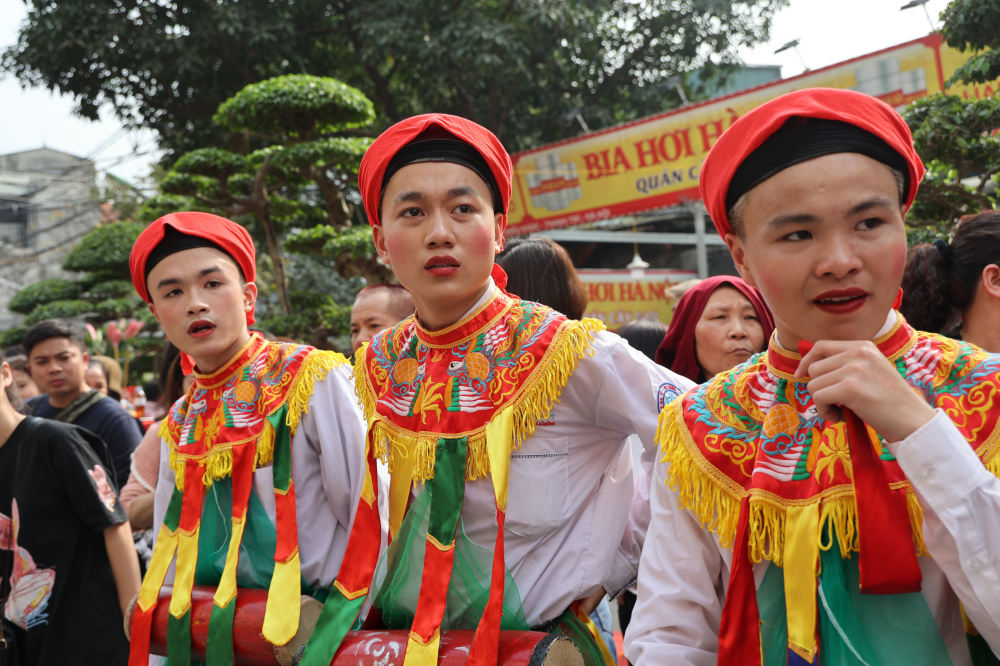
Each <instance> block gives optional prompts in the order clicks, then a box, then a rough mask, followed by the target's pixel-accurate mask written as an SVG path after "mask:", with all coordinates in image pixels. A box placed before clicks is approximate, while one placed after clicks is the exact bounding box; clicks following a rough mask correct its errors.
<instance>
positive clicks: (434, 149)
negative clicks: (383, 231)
mask: <svg viewBox="0 0 1000 666" xmlns="http://www.w3.org/2000/svg"><path fill="white" fill-rule="evenodd" d="M418 162H452V163H453V164H460V165H462V166H464V167H467V168H469V169H472V170H473V171H474V172H476V175H477V176H479V177H480V178H482V179H483V182H484V183H486V186H487V187H489V188H490V195H491V196H492V197H493V212H494V213H503V212H506V211H505V210H504V201H503V198H502V197H501V196H500V186H499V185H497V179H496V177H495V176H494V175H493V171H492V170H491V169H490V165H489V164H487V163H486V160H485V159H484V158H483V156H482V155H480V154H479V151H478V150H476V149H475V148H473V147H472V146H470V145H469V144H467V143H465V142H464V141H455V140H452V139H426V140H423V141H413V142H411V143H408V144H406V145H405V146H403V147H402V148H400V149H399V152H397V153H396V154H395V155H393V156H392V159H391V160H390V161H389V165H388V166H387V167H386V168H385V175H384V176H382V195H383V196H384V195H385V187H386V185H388V184H389V180H390V179H392V177H393V176H394V175H395V174H396V172H397V171H399V170H400V169H402V168H403V167H405V166H409V165H410V164H416V163H418ZM380 208H381V206H380Z"/></svg>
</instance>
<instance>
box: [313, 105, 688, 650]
mask: <svg viewBox="0 0 1000 666" xmlns="http://www.w3.org/2000/svg"><path fill="white" fill-rule="evenodd" d="M511 176H512V174H511V163H510V158H509V157H508V155H507V153H506V151H505V150H504V148H503V146H502V145H501V144H500V142H499V141H498V140H497V138H496V137H495V136H494V135H493V134H492V133H490V132H489V131H487V130H486V129H484V128H482V127H480V126H478V125H476V124H475V123H473V122H470V121H468V120H464V119H462V118H456V117H454V116H448V115H443V114H429V115H424V116H417V117H415V118H410V119H408V120H405V121H403V122H401V123H399V124H397V125H394V126H393V127H391V128H390V129H389V130H387V131H386V132H385V133H384V134H382V136H380V137H379V138H378V139H376V141H375V142H374V143H373V144H372V146H371V147H370V148H369V149H368V152H367V153H366V154H365V157H364V160H363V162H362V164H361V169H360V172H359V175H358V180H359V185H360V189H361V193H362V196H363V197H364V204H365V211H366V212H367V214H368V220H369V222H370V223H371V224H372V232H373V236H374V240H375V247H376V249H377V250H378V253H379V256H380V257H381V259H382V260H383V261H384V262H386V263H387V264H390V265H391V266H392V268H393V270H394V272H395V274H396V277H397V278H398V280H399V282H400V283H401V284H402V285H403V286H404V287H406V288H407V289H408V290H409V291H410V294H411V296H412V297H413V302H414V304H415V305H416V315H415V316H413V317H409V318H407V319H405V320H404V321H402V322H400V323H399V324H397V325H396V326H394V327H393V328H391V329H387V330H385V331H382V332H381V333H379V334H378V335H376V336H375V337H374V338H372V340H371V342H370V343H368V344H367V345H365V346H363V347H362V348H361V349H359V350H358V353H357V358H356V363H355V368H356V377H357V380H356V381H357V389H358V395H359V396H360V399H361V403H362V406H363V409H364V412H365V416H366V418H367V419H368V442H369V445H370V447H371V449H372V450H374V451H376V452H377V453H379V454H380V455H382V456H384V457H385V458H386V459H387V460H388V461H389V466H390V469H392V482H391V489H390V492H389V516H388V518H389V529H390V533H391V534H392V536H393V539H394V540H393V546H394V548H393V555H392V556H391V558H390V559H388V560H387V561H386V562H385V566H380V567H379V568H378V573H377V575H376V577H375V580H374V582H372V574H373V572H374V570H375V562H374V561H373V559H372V558H371V557H370V555H367V554H364V555H358V556H357V557H353V555H352V554H350V553H349V555H348V558H347V559H348V561H355V562H358V563H363V564H366V565H367V566H368V567H369V568H368V569H367V570H365V571H360V570H359V571H357V572H352V576H351V577H343V578H338V579H337V585H336V589H337V592H333V593H331V594H330V597H328V599H327V602H326V607H325V609H324V616H323V618H328V621H327V620H324V619H323V618H321V620H320V624H319V625H317V628H316V631H315V632H314V634H313V638H312V639H310V641H309V643H308V644H307V646H306V649H305V653H304V655H303V659H302V662H301V663H302V666H327V665H328V664H329V663H330V659H331V658H332V657H333V655H334V653H335V652H336V650H337V648H338V645H339V644H340V641H341V640H342V637H343V636H344V634H345V633H346V631H347V630H348V629H349V628H350V626H351V623H352V622H353V621H354V617H355V616H356V614H357V611H358V610H359V609H360V608H361V607H362V604H363V603H364V600H365V597H366V595H368V596H371V597H372V598H373V600H374V609H375V610H376V611H378V613H379V614H380V616H381V622H382V624H383V625H384V626H386V627H388V628H391V629H405V630H408V636H409V638H408V640H407V642H406V648H405V649H406V656H405V659H406V664H407V665H410V664H420V665H426V666H433V665H434V664H436V663H437V661H438V648H439V646H440V645H443V644H444V641H443V640H442V639H441V630H442V629H449V628H450V629H470V630H471V629H474V630H476V631H475V636H474V638H473V639H472V641H471V643H469V644H467V645H466V644H463V643H459V644H460V645H463V647H467V649H468V655H469V656H468V660H467V663H468V664H469V666H487V665H489V666H493V665H495V664H496V663H497V659H498V641H499V633H500V629H501V628H505V629H529V628H535V629H538V630H542V631H546V632H560V633H563V634H566V635H569V636H570V637H571V638H572V639H573V640H574V642H576V644H577V646H579V647H580V648H581V650H582V652H583V654H584V660H585V663H586V664H588V666H599V665H600V664H608V665H609V666H611V665H612V664H613V658H612V657H611V655H610V654H609V652H608V650H607V647H602V646H603V641H601V642H600V643H599V642H598V639H597V638H596V636H595V635H594V632H593V624H592V623H591V622H590V620H589V618H588V617H587V614H586V611H587V608H586V607H587V606H588V605H591V604H596V601H597V600H596V599H594V598H593V597H594V596H595V595H603V593H604V591H603V589H602V588H604V589H607V590H608V591H609V592H611V593H612V594H617V593H618V592H619V591H620V590H621V589H622V588H623V587H625V586H626V585H628V584H629V583H631V582H632V580H634V575H635V567H636V564H637V561H638V547H634V548H633V547H631V545H630V544H631V542H627V544H626V545H625V546H623V545H622V544H621V543H620V542H621V541H622V536H623V531H624V526H625V524H626V522H627V519H628V513H629V502H630V501H631V499H632V497H633V483H632V477H631V475H630V474H629V468H630V467H631V455H630V451H629V449H628V438H629V436H630V435H633V434H638V435H639V437H640V439H641V440H642V441H643V443H644V445H645V447H646V451H647V452H648V456H647V460H649V461H651V460H652V458H653V455H654V452H653V440H654V439H655V429H656V418H657V415H658V412H659V406H660V402H659V400H660V399H663V400H666V399H667V398H668V397H671V398H672V397H673V396H674V395H677V394H678V392H679V391H681V390H683V389H685V388H687V387H688V386H690V385H691V383H690V382H689V381H688V380H686V379H685V378H683V377H678V376H677V375H675V374H673V373H671V372H669V371H667V370H665V369H663V368H661V367H659V366H657V365H656V364H655V363H653V362H652V361H650V360H649V359H647V358H645V357H644V356H642V355H640V354H638V353H637V352H635V351H634V350H632V349H631V348H630V347H629V346H628V345H627V344H625V343H624V342H623V341H622V340H621V338H619V337H617V336H615V335H613V334H610V333H608V332H606V331H604V330H603V329H604V327H603V326H602V325H601V324H600V322H597V321H595V320H592V319H583V320H580V321H576V320H571V319H568V318H567V317H565V316H564V315H562V314H559V313H558V312H555V311H553V310H551V309H549V308H548V307H546V306H543V305H541V304H538V303H533V302H530V301H525V300H521V299H519V298H517V297H516V296H513V295H511V294H508V293H507V292H506V291H505V286H506V283H507V279H506V274H505V273H504V272H503V270H502V269H500V268H499V266H497V265H495V264H494V257H495V255H496V254H497V253H499V252H500V251H501V250H502V249H503V244H504V235H503V234H504V227H505V225H506V213H507V210H508V208H509V206H510V194H511ZM365 529H366V527H365V526H361V527H360V528H359V526H358V524H357V523H356V524H355V527H354V530H353V533H352V536H351V540H352V541H351V543H352V544H353V543H354V540H355V539H356V538H357V539H359V540H360V539H361V538H362V536H363V534H364V533H365ZM369 587H370V590H369ZM417 590H419V594H417V593H416V591H417ZM581 599H583V600H585V601H586V602H587V603H583V604H581V603H579V600H581ZM450 640H451V641H465V640H468V639H467V638H463V637H462V634H457V635H453V636H452V637H450ZM452 644H453V645H454V643H452Z"/></svg>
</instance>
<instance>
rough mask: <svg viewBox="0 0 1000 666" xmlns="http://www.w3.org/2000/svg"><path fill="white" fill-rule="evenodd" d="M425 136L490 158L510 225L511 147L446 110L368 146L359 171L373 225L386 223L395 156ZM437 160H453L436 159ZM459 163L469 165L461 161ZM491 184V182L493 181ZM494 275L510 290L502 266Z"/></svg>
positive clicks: (415, 120)
mask: <svg viewBox="0 0 1000 666" xmlns="http://www.w3.org/2000/svg"><path fill="white" fill-rule="evenodd" d="M425 139H427V140H434V139H451V140H455V141H461V142H463V143H466V144H468V145H470V146H472V147H473V148H475V149H476V152H478V153H479V154H480V155H481V156H482V158H483V159H484V160H485V161H486V165H487V166H488V167H489V170H490V172H491V173H492V174H493V178H495V179H496V186H497V188H498V189H499V192H500V199H501V201H500V202H499V206H497V202H494V207H495V208H498V209H499V211H503V213H504V215H503V225H504V226H506V225H507V210H508V206H510V191H511V179H512V176H513V172H514V168H513V166H512V165H511V161H510V155H508V154H507V150H506V149H505V148H504V147H503V144H502V143H500V139H498V138H496V136H495V135H494V134H493V132H491V131H489V130H488V129H486V128H485V127H481V126H480V125H477V124H476V123H474V122H472V121H471V120H466V119H465V118H459V117H458V116H450V115H448V114H446V113H426V114H424V115H422V116H414V117H412V118H407V119H406V120H403V121H400V122H398V123H396V124H395V125H393V126H392V127H390V128H389V129H387V130H386V131H384V132H382V134H381V135H380V136H379V137H378V138H377V139H375V142H374V143H372V145H371V146H369V147H368V150H367V151H366V152H365V156H364V158H362V160H361V169H360V170H359V171H358V186H359V187H360V189H361V197H362V199H363V200H364V204H365V213H367V214H368V223H369V224H371V225H372V226H375V225H376V224H381V223H382V220H381V218H380V215H379V210H380V207H381V203H382V189H383V187H382V186H383V183H382V181H383V179H384V178H385V172H386V168H387V167H388V166H389V163H390V162H391V161H392V158H393V157H395V156H396V153H398V152H399V151H400V150H401V149H402V148H403V147H405V146H407V145H409V144H410V143H413V142H414V141H415V140H418V141H423V140H425ZM434 161H449V160H447V159H435V160H434ZM458 163H459V164H465V163H464V162H461V161H460V162H458ZM487 184H488V185H489V183H487ZM499 211H498V212H499ZM492 276H493V280H494V282H496V284H497V286H498V287H499V288H500V289H502V290H505V291H506V286H507V274H506V273H504V272H503V269H502V268H500V266H499V265H497V264H494V265H493V272H492Z"/></svg>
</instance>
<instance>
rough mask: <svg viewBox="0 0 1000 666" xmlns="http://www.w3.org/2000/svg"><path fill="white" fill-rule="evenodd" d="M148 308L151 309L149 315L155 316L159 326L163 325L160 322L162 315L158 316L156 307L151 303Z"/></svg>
mask: <svg viewBox="0 0 1000 666" xmlns="http://www.w3.org/2000/svg"><path fill="white" fill-rule="evenodd" d="M148 307H149V313H150V314H151V315H153V316H154V317H156V323H158V324H159V323H162V322H160V315H158V314H156V306H155V305H153V304H152V303H150V304H149V305H148Z"/></svg>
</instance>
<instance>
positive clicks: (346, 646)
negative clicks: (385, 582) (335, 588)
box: [331, 629, 583, 666]
mask: <svg viewBox="0 0 1000 666" xmlns="http://www.w3.org/2000/svg"><path fill="white" fill-rule="evenodd" d="M409 633H410V632H408V631H404V630H392V631H352V632H350V633H349V634H347V637H346V638H344V642H343V644H342V645H341V646H340V650H338V651H337V656H336V657H334V658H333V664H331V666H357V665H358V664H378V665H379V666H402V664H403V651H404V649H405V648H406V640H407V638H408V636H409ZM475 634H476V632H475V631H471V630H469V631H463V630H459V629H455V630H450V631H442V632H441V647H440V649H439V651H438V666H465V662H466V659H467V658H468V656H469V648H470V647H471V646H472V639H473V637H474V636H475ZM497 664H498V666H529V665H530V666H583V655H581V654H580V650H579V649H578V648H577V647H576V645H574V644H573V641H571V640H570V639H568V638H566V637H565V636H562V635H560V634H546V633H542V632H540V631H501V632H500V650H499V652H498V654H497Z"/></svg>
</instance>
